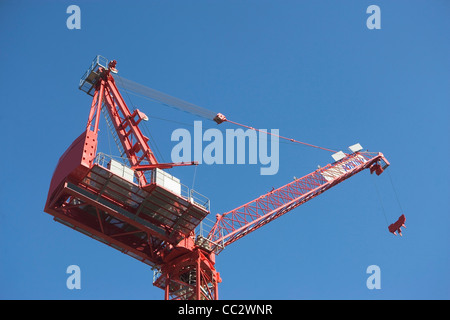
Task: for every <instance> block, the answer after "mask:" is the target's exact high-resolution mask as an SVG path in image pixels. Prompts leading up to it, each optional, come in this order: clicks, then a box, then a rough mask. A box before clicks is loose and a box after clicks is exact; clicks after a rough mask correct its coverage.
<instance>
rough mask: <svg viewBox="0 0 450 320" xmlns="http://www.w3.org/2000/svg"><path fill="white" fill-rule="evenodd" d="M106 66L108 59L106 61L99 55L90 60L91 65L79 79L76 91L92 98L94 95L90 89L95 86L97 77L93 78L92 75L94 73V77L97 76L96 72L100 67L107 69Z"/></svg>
mask: <svg viewBox="0 0 450 320" xmlns="http://www.w3.org/2000/svg"><path fill="white" fill-rule="evenodd" d="M107 66H108V59H106V58H105V57H102V56H100V55H97V56H96V57H95V58H94V59H93V60H92V62H91V65H90V66H89V68H88V69H87V71H86V72H85V73H84V74H83V76H82V77H81V79H80V84H79V86H78V89H80V90H81V91H84V92H86V93H87V94H89V95H91V96H93V95H94V94H93V93H92V88H93V87H94V85H95V82H96V80H97V77H93V76H92V73H94V75H96V74H98V70H99V68H100V67H102V68H104V69H107Z"/></svg>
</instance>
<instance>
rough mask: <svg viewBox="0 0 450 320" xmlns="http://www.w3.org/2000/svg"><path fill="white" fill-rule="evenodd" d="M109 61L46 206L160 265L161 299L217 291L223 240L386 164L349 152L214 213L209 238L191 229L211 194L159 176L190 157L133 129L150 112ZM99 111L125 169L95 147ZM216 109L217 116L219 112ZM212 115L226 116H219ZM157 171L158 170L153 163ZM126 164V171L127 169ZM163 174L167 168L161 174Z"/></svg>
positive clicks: (95, 75) (213, 295) (93, 70)
mask: <svg viewBox="0 0 450 320" xmlns="http://www.w3.org/2000/svg"><path fill="white" fill-rule="evenodd" d="M115 66H116V62H115V61H107V60H106V59H104V58H102V57H100V56H97V57H96V59H94V61H93V63H92V64H91V66H90V68H89V69H88V71H87V72H86V73H85V75H84V76H83V77H82V79H81V82H80V89H81V90H82V91H85V92H86V93H88V94H89V95H90V96H92V97H93V99H92V104H91V109H90V112H89V117H88V122H87V125H86V129H85V131H83V133H82V134H81V135H80V136H79V137H78V138H77V139H75V141H74V142H73V143H72V144H71V146H70V147H69V148H68V149H67V150H66V152H64V154H63V155H62V156H61V158H60V159H59V162H58V164H57V166H56V169H55V171H54V173H53V177H52V180H51V183H50V188H49V193H48V197H47V201H46V204H45V208H44V211H45V212H47V213H49V214H51V215H52V216H54V219H55V220H56V221H58V222H60V223H62V224H64V225H66V226H68V227H70V228H72V229H74V230H76V231H79V232H82V233H84V234H86V235H88V236H90V237H92V238H93V239H95V240H98V241H100V242H102V243H104V244H106V245H109V246H110V247H113V248H115V249H117V250H119V251H121V252H123V253H125V254H128V255H130V256H132V257H133V258H136V259H138V260H139V261H142V262H143V263H146V264H148V265H149V266H151V267H152V268H153V269H156V270H158V272H157V273H156V275H155V278H154V283H153V284H154V285H155V286H156V287H158V288H161V289H163V290H164V292H165V294H164V297H165V299H197V300H201V299H208V300H212V299H218V296H219V295H218V284H219V283H220V282H221V281H222V280H221V278H220V274H219V272H217V270H216V269H215V259H216V255H217V254H218V253H220V252H221V251H222V250H223V249H224V248H225V247H226V246H228V245H229V244H231V243H233V242H235V241H236V240H238V239H240V238H242V237H244V236H245V235H247V234H249V233H250V232H252V231H255V230H257V229H258V228H260V227H262V226H263V225H265V224H267V223H269V222H271V221H273V220H275V219H276V218H278V217H280V216H282V215H284V214H286V213H287V212H289V211H291V210H293V209H294V208H296V207H298V206H300V205H301V204H303V203H305V202H307V201H309V200H311V199H313V198H314V197H316V196H318V195H319V194H321V193H323V192H324V191H326V190H328V189H330V188H332V187H334V186H335V185H337V184H338V183H340V182H342V181H344V180H346V179H348V178H350V177H352V176H353V175H355V174H357V173H358V172H361V171H363V170H365V169H370V172H371V173H374V172H375V173H376V174H377V175H379V174H381V173H382V172H383V170H384V169H385V168H386V167H387V166H389V162H388V161H387V160H386V158H385V157H384V156H383V154H381V153H369V152H352V153H350V154H346V155H344V156H343V157H342V158H341V159H340V160H338V161H335V162H334V163H332V164H328V165H327V166H325V167H323V168H319V169H317V170H315V171H314V172H312V173H310V174H308V175H306V176H304V177H302V178H299V179H295V180H294V181H292V182H290V183H288V184H286V185H285V186H283V187H280V188H278V189H274V190H272V191H271V192H269V193H267V194H264V195H262V196H260V197H258V198H257V199H254V200H253V201H250V202H248V203H246V204H244V205H242V206H240V207H238V208H236V209H233V210H231V211H229V212H226V213H224V214H222V215H217V216H216V222H215V224H214V226H213V227H212V228H211V229H210V230H209V231H207V236H206V237H203V236H202V235H199V234H196V231H195V230H196V227H198V226H199V225H200V224H201V222H202V221H203V220H204V219H205V217H206V216H207V215H208V214H209V213H210V209H209V201H206V202H205V201H200V202H199V201H196V197H194V195H195V193H194V192H193V190H190V191H189V193H188V194H182V193H181V192H180V191H179V190H175V189H171V188H169V187H167V185H164V184H161V183H160V182H159V180H158V178H157V177H158V175H161V174H163V173H161V169H167V168H171V167H173V166H180V165H181V166H184V165H192V164H196V163H194V162H191V163H159V162H158V161H157V159H156V157H155V156H154V154H153V152H152V150H151V149H150V147H149V146H148V140H149V139H148V138H147V137H145V136H144V135H143V134H142V132H141V130H140V129H139V123H140V122H141V121H143V120H146V118H147V117H146V115H145V114H144V113H142V112H141V111H139V110H134V111H130V110H129V109H128V107H127V105H126V103H125V101H124V99H123V98H122V96H121V94H120V92H119V90H118V89H117V86H116V84H115V80H114V77H113V76H112V74H111V73H114V72H117V70H116V69H115ZM102 111H103V112H104V113H105V115H106V120H107V123H108V125H111V127H112V129H113V131H114V133H115V139H116V138H117V140H118V143H119V144H120V150H123V155H124V156H126V158H127V161H128V163H129V167H127V166H120V168H121V170H122V172H119V173H118V172H117V169H114V165H115V162H114V161H113V160H112V159H110V160H109V161H107V159H106V157H105V155H103V154H101V153H98V152H97V143H98V141H97V137H98V130H99V119H100V113H101V112H102ZM219 115H220V114H219ZM219 115H217V116H216V117H215V118H214V121H216V122H217V123H222V122H224V121H227V120H226V118H225V117H224V116H223V115H222V116H219ZM158 170H159V171H158ZM126 172H131V174H130V176H127V175H126V174H125V173H126ZM166 177H167V176H166Z"/></svg>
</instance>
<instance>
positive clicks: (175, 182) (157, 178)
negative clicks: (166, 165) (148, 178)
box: [153, 168, 181, 195]
mask: <svg viewBox="0 0 450 320" xmlns="http://www.w3.org/2000/svg"><path fill="white" fill-rule="evenodd" d="M153 182H155V183H156V184H157V185H159V186H161V187H163V188H165V189H167V190H170V191H172V192H173V193H175V194H177V195H181V183H180V179H178V178H175V177H174V176H172V175H170V174H168V173H167V172H165V171H163V170H161V169H158V168H156V169H155V170H154V171H153Z"/></svg>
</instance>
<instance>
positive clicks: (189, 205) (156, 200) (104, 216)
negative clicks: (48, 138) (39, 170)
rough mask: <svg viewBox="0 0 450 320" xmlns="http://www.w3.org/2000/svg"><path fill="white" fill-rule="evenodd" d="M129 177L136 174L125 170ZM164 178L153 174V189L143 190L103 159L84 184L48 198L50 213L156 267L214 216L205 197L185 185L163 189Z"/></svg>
mask: <svg viewBox="0 0 450 320" xmlns="http://www.w3.org/2000/svg"><path fill="white" fill-rule="evenodd" d="M114 163H115V166H116V167H115V168H114V167H112V165H111V164H114ZM60 165H63V164H61V163H60ZM127 171H128V172H130V171H131V172H132V170H131V169H130V168H127V167H126V166H124V165H123V172H127ZM162 172H163V171H162V170H159V169H155V170H152V171H149V173H150V175H151V177H150V178H149V181H150V183H149V184H147V185H146V186H143V187H140V186H139V185H138V184H137V183H135V182H134V181H133V180H131V179H134V176H133V175H131V176H130V175H128V176H127V175H126V174H120V173H117V161H115V160H113V159H108V158H107V156H106V155H104V154H102V153H98V154H97V156H96V158H95V159H94V161H93V165H92V167H91V168H90V169H89V170H88V171H87V172H86V174H85V175H84V177H83V178H81V179H80V180H79V181H76V179H73V178H72V179H66V180H64V181H63V182H62V183H61V184H60V185H59V186H58V187H57V188H55V190H54V191H53V192H52V194H49V200H48V202H47V204H46V212H48V213H50V214H52V215H53V216H54V217H55V220H56V221H58V222H60V223H63V224H64V225H66V226H69V227H71V228H73V229H75V230H77V231H80V232H82V233H84V234H86V235H88V236H90V237H92V238H94V239H96V240H98V241H101V242H103V243H105V244H107V245H109V246H111V247H114V248H115V249H118V250H119V251H121V252H123V253H126V254H129V255H131V256H133V257H134V258H136V259H138V260H140V261H142V262H145V263H147V264H149V265H152V266H153V265H155V264H156V265H157V264H159V263H160V262H161V259H162V257H161V256H160V254H161V252H162V251H163V250H161V249H163V248H164V247H167V246H169V245H171V246H175V245H176V244H177V243H178V242H180V241H181V240H182V239H184V238H186V237H188V236H189V235H190V233H191V232H193V231H194V229H195V228H196V227H197V226H198V225H199V224H200V222H201V221H202V220H203V219H204V218H205V216H206V215H208V214H209V200H208V199H207V198H206V197H204V196H202V195H200V194H199V193H197V192H195V191H194V190H189V189H187V187H183V188H181V186H182V185H181V184H179V185H180V188H179V190H176V188H175V190H174V188H173V186H172V188H170V185H168V184H167V183H164V178H166V180H167V177H168V176H169V177H170V175H168V174H166V173H164V172H163V173H162ZM161 174H166V175H165V176H163V177H162V178H161ZM130 178H131V179H130ZM172 185H173V183H172ZM175 185H176V183H175ZM186 189H187V190H186Z"/></svg>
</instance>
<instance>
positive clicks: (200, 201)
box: [94, 152, 210, 211]
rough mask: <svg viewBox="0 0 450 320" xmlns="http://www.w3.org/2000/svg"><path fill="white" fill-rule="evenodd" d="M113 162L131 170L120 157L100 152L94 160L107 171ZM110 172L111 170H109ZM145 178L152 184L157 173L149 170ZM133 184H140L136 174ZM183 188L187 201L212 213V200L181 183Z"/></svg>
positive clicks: (182, 191) (182, 194)
mask: <svg viewBox="0 0 450 320" xmlns="http://www.w3.org/2000/svg"><path fill="white" fill-rule="evenodd" d="M111 160H115V161H117V162H119V163H120V164H121V165H123V166H124V167H127V168H129V166H128V165H127V164H125V163H126V159H124V158H122V157H119V156H111V155H107V154H105V153H102V152H98V153H97V156H96V157H95V159H94V164H97V165H99V166H101V167H103V168H105V169H108V164H109V163H110V162H111ZM108 170H109V169H108ZM145 176H146V178H147V181H150V182H152V183H153V182H155V179H154V176H155V172H154V170H148V171H146V172H145ZM133 183H135V184H139V178H138V177H137V176H136V174H135V175H134V178H133ZM180 186H181V194H180V196H181V197H182V198H184V199H185V200H187V201H189V202H191V203H194V204H196V205H197V206H200V207H202V208H204V209H205V210H207V211H210V200H209V199H208V198H207V197H206V196H204V195H203V194H201V193H199V192H197V191H195V190H194V189H190V188H189V187H188V186H186V185H185V184H182V183H180Z"/></svg>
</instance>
